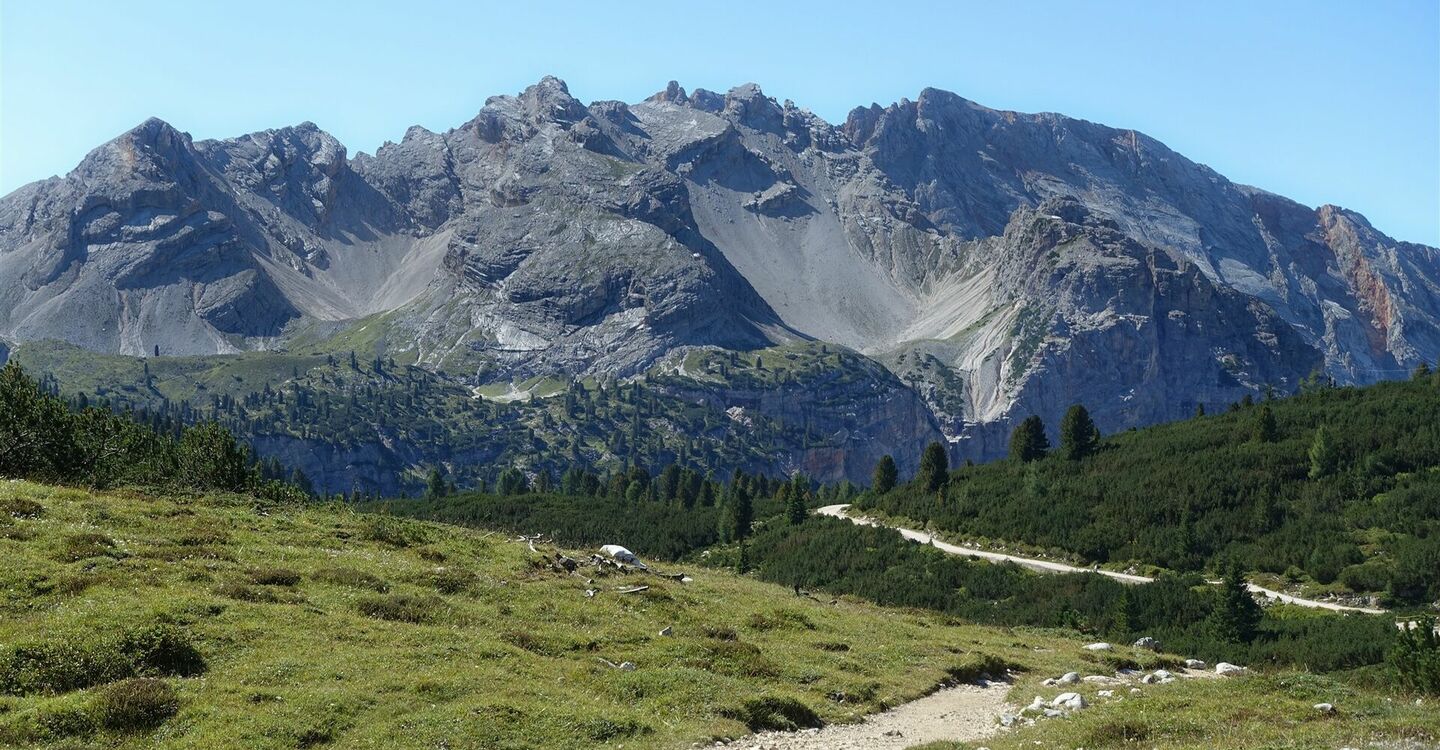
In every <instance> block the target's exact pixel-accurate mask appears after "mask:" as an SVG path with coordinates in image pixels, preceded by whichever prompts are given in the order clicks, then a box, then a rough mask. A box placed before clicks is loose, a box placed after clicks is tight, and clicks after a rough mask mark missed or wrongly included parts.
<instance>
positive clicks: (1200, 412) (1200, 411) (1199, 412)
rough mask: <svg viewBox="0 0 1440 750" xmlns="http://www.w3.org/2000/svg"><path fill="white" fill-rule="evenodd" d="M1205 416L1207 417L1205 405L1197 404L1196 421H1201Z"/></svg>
mask: <svg viewBox="0 0 1440 750" xmlns="http://www.w3.org/2000/svg"><path fill="white" fill-rule="evenodd" d="M1203 416H1205V405H1204V404H1196V405H1195V418H1196V419H1199V418H1200V417H1203Z"/></svg>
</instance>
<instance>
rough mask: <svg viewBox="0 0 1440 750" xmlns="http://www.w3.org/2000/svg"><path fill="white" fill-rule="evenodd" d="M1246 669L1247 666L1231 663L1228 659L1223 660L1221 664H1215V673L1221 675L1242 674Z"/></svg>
mask: <svg viewBox="0 0 1440 750" xmlns="http://www.w3.org/2000/svg"><path fill="white" fill-rule="evenodd" d="M1244 671H1245V668H1244V667H1241V666H1237V665H1235V664H1231V663H1230V662H1228V661H1222V662H1220V663H1219V664H1216V665H1215V674H1219V675H1226V674H1241V673H1242V672H1244Z"/></svg>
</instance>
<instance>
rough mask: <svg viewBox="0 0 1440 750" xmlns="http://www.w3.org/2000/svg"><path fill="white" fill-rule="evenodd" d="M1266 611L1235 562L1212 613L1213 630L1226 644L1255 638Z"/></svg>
mask: <svg viewBox="0 0 1440 750" xmlns="http://www.w3.org/2000/svg"><path fill="white" fill-rule="evenodd" d="M1262 616H1264V612H1263V611H1262V610H1261V609H1260V605H1259V604H1257V603H1256V602H1255V597H1253V596H1251V595H1250V591H1249V590H1248V589H1247V588H1246V586H1245V578H1244V577H1243V576H1242V575H1241V574H1240V566H1238V565H1233V564H1232V565H1231V566H1230V568H1229V570H1228V571H1227V572H1226V573H1225V580H1224V581H1223V582H1222V583H1221V584H1220V601H1219V602H1218V603H1217V604H1216V606H1215V610H1214V611H1213V612H1211V613H1210V623H1209V624H1210V632H1211V633H1212V634H1213V635H1214V636H1215V638H1217V639H1219V640H1220V641H1223V642H1225V643H1249V642H1250V641H1253V640H1255V634H1256V631H1257V629H1258V628H1259V627H1260V618H1261V617H1262Z"/></svg>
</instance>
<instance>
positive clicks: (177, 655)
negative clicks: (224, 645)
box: [119, 625, 206, 677]
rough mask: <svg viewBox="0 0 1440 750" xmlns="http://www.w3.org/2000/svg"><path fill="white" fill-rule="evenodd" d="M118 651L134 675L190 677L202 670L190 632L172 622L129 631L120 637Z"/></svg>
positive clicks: (203, 668) (202, 664) (202, 663)
mask: <svg viewBox="0 0 1440 750" xmlns="http://www.w3.org/2000/svg"><path fill="white" fill-rule="evenodd" d="M119 650H120V653H122V654H124V655H125V658H126V659H127V660H129V661H130V663H131V664H132V665H134V667H135V672H136V674H140V675H165V676H170V677H193V676H195V675H198V674H203V673H204V672H205V669H206V664H205V657H203V656H201V655H200V651H199V649H197V648H195V644H194V643H193V642H192V640H191V637H190V634H189V633H187V632H185V631H184V630H181V629H180V628H178V627H176V626H174V625H155V626H153V627H149V628H144V629H141V630H135V631H131V632H129V633H126V634H125V635H124V636H123V637H121V638H120V642H119Z"/></svg>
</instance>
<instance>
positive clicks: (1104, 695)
mask: <svg viewBox="0 0 1440 750" xmlns="http://www.w3.org/2000/svg"><path fill="white" fill-rule="evenodd" d="M1095 694H1096V695H1098V696H1100V697H1101V698H1113V697H1114V696H1115V691H1114V690H1097V691H1096V692H1095Z"/></svg>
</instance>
